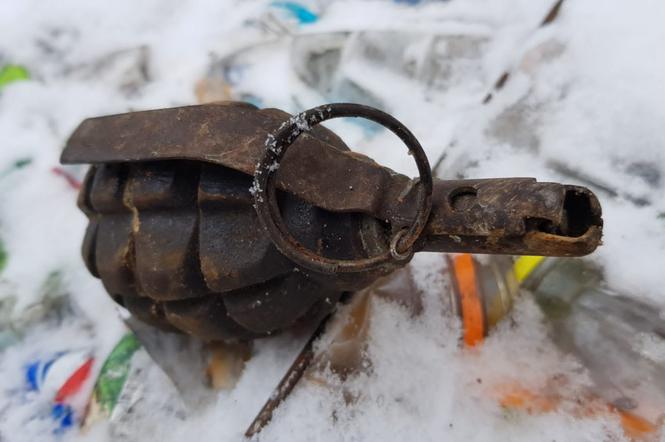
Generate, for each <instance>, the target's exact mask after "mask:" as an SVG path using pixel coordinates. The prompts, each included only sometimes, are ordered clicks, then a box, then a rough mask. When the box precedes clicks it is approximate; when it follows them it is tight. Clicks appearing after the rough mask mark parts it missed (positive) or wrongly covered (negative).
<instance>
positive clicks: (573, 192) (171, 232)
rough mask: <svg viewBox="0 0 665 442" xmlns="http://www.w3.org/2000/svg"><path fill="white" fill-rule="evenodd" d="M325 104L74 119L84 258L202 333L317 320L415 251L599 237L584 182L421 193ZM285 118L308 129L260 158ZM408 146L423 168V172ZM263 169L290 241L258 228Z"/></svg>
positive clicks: (72, 147)
mask: <svg viewBox="0 0 665 442" xmlns="http://www.w3.org/2000/svg"><path fill="white" fill-rule="evenodd" d="M330 106H335V109H337V110H338V111H339V110H340V109H342V110H349V108H354V109H355V108H357V106H356V105H349V104H338V105H330ZM330 106H328V107H326V106H323V107H319V108H315V109H311V110H309V111H306V112H305V113H302V114H299V115H298V116H295V117H291V116H290V115H289V114H287V113H286V112H283V111H280V110H278V109H258V108H256V107H254V106H252V105H248V104H246V103H238V102H227V103H211V104H207V105H200V106H186V107H180V108H172V109H159V110H153V111H143V112H131V113H127V114H120V115H111V116H106V117H97V118H91V119H88V120H85V121H84V122H83V123H81V125H80V126H79V127H78V128H77V129H76V131H75V132H74V134H73V135H72V136H71V137H70V139H69V141H68V143H67V147H66V148H65V150H64V151H63V154H62V158H61V161H62V162H63V163H64V164H75V163H77V164H81V163H88V164H91V168H90V172H89V173H88V175H87V177H86V179H85V182H84V184H83V186H82V189H81V193H80V197H79V206H80V207H81V209H82V210H83V211H84V212H85V214H86V215H87V216H88V219H89V221H90V222H89V226H88V229H87V232H86V235H85V239H84V243H83V257H84V260H85V263H86V265H87V267H88V269H89V270H90V272H91V273H92V274H93V275H95V276H97V277H98V278H100V279H101V280H102V283H103V284H104V287H105V288H106V290H107V291H108V293H109V294H110V296H111V297H112V298H113V299H114V300H115V301H116V302H118V303H119V304H121V305H123V306H125V307H126V308H127V309H128V310H129V311H130V312H131V313H133V314H134V315H135V316H137V317H138V318H140V319H142V320H144V321H146V322H149V323H151V324H153V325H156V326H159V327H161V328H164V329H168V330H175V331H181V332H184V333H188V334H191V335H194V336H197V337H200V338H202V339H204V340H208V341H215V340H236V339H240V340H246V339H252V338H256V337H261V336H266V335H270V334H273V333H275V332H279V331H281V330H284V329H286V328H290V327H293V326H295V325H297V324H300V323H303V322H318V321H319V320H320V319H321V318H323V317H325V316H326V315H328V314H329V313H330V312H331V311H332V310H333V309H334V307H335V305H336V303H337V300H338V299H339V298H340V297H341V296H342V294H343V293H345V292H350V291H356V290H360V289H362V288H365V287H367V286H368V285H370V284H371V283H372V282H373V281H375V280H376V279H377V278H378V277H380V276H383V275H386V274H389V273H391V272H392V271H394V270H395V269H397V268H399V267H401V266H403V265H405V264H406V263H407V262H408V261H409V260H410V258H411V256H412V254H413V253H414V252H417V251H421V250H422V251H436V252H472V253H510V254H527V255H534V254H538V255H548V256H581V255H585V254H588V253H590V252H591V251H593V250H594V249H595V248H596V247H597V246H598V244H599V243H600V238H601V235H602V218H601V209H600V205H599V203H598V200H597V199H596V197H595V196H594V195H593V193H592V192H590V191H589V190H588V189H584V188H581V187H579V186H567V185H561V184H558V183H538V182H537V181H536V180H535V179H533V178H506V179H485V180H453V181H443V180H434V183H433V186H430V188H429V192H430V194H429V196H427V195H426V193H425V192H424V191H422V192H421V189H423V188H424V187H422V186H420V185H418V183H419V182H422V181H416V180H412V179H410V178H409V177H407V176H404V175H401V174H398V173H396V172H394V171H392V170H390V169H387V168H385V167H382V166H380V165H379V164H377V163H376V162H374V161H373V160H371V159H370V158H368V157H365V156H363V155H359V154H357V153H354V152H350V151H349V148H348V147H347V146H346V145H345V144H344V142H343V141H342V140H341V139H340V138H339V137H338V136H337V135H335V134H334V133H333V132H332V131H330V130H328V129H326V128H325V127H323V126H316V125H314V126H310V124H309V122H311V121H310V120H307V119H305V118H304V116H307V115H310V116H314V117H317V116H319V115H323V116H325V114H326V113H330V114H331V115H333V114H332V111H331V109H332V108H331V107H330ZM362 109H365V108H364V107H363V108H362ZM339 112H341V111H339ZM364 112H370V115H375V114H376V112H378V111H376V110H371V109H370V110H369V111H368V110H366V109H365V111H364ZM340 115H341V116H358V115H357V114H340ZM382 115H384V117H382V118H385V115H386V114H382ZM388 117H389V116H388ZM372 118H373V117H372ZM391 118H392V117H389V119H391ZM308 121H309V122H308ZM395 121H396V120H394V119H392V120H390V121H389V125H394V124H398V126H399V124H400V123H398V122H397V123H395ZM289 125H291V126H293V127H296V129H298V130H299V131H302V130H305V132H306V133H302V136H299V137H297V139H295V140H291V143H292V147H291V148H290V149H289V151H288V153H286V154H285V156H284V158H283V159H284V162H279V161H277V162H268V163H266V166H267V168H266V169H261V168H258V167H257V164H258V163H259V162H261V161H262V158H264V156H266V155H267V156H266V158H267V157H269V156H270V155H271V152H272V154H274V153H276V152H277V147H276V146H275V145H274V144H273V145H272V146H271V144H270V140H271V139H272V140H273V141H274V140H275V138H274V134H275V133H277V132H280V131H282V132H284V133H286V134H287V135H289V130H290V127H289ZM303 128H304V129H303ZM393 129H394V130H395V133H396V134H401V135H403V132H404V131H407V132H408V130H407V129H406V128H403V127H402V129H400V130H397V129H395V127H393V128H392V129H391V130H393ZM299 133H300V132H299ZM409 140H410V142H411V144H413V142H414V141H413V140H415V138H413V137H411V138H410V139H409ZM415 143H416V144H417V145H418V146H419V144H418V143H417V141H415ZM411 147H412V146H410V147H409V148H410V149H411ZM280 149H281V148H280ZM419 149H420V153H421V154H420V155H415V157H417V158H418V159H419V165H418V167H419V173H420V174H421V179H422V178H423V177H424V178H427V177H428V176H429V178H427V179H426V181H428V182H429V183H430V184H432V179H431V171H430V170H429V164H428V163H427V159H426V157H425V154H424V152H423V151H422V148H419ZM280 152H282V153H284V152H285V150H284V151H280ZM421 166H422V167H423V168H424V169H423V170H422V171H421V170H420V168H421ZM277 169H279V170H278V171H276V170H277ZM257 170H258V171H257ZM266 171H271V173H272V172H275V171H276V172H275V180H274V183H273V184H274V186H273V187H271V189H272V191H274V192H275V196H276V197H275V198H274V199H273V198H272V197H271V203H272V204H274V205H272V206H270V207H271V209H270V213H269V215H270V216H277V217H281V219H283V220H284V223H285V226H283V230H287V231H288V233H289V234H290V235H292V236H293V241H292V242H290V243H289V244H292V246H290V247H293V249H289V248H285V246H284V244H283V242H280V241H281V239H283V237H280V236H279V235H280V234H281V232H282V231H283V230H279V229H277V230H275V231H270V233H269V229H267V228H266V226H268V224H266V218H265V216H266V213H265V212H261V211H260V210H259V209H260V207H261V206H263V207H265V206H266V205H267V204H268V203H267V202H266V201H268V200H267V199H262V200H261V199H260V198H261V194H262V193H261V192H267V189H268V187H263V188H261V187H259V188H257V186H256V184H257V182H258V178H257V179H256V180H254V178H256V177H258V176H260V174H261V173H264V176H266V174H267V172H266ZM254 175H256V176H254ZM251 188H253V189H255V190H258V191H257V192H255V194H252V193H251V191H250V189H251ZM270 195H272V193H271V194H270ZM423 195H425V196H424V197H423ZM416 201H418V203H416ZM264 202H266V203H265V204H264ZM425 209H426V210H425ZM430 209H431V211H430ZM259 212H261V213H262V214H263V216H264V218H261V219H259V215H258V213H259ZM416 221H418V222H419V223H420V224H419V225H420V227H421V228H422V229H423V230H421V231H420V233H419V234H418V235H414V238H415V239H413V241H415V242H414V243H413V244H412V246H413V247H409V248H408V253H404V250H400V251H398V250H397V249H398V246H399V239H400V238H402V236H401V235H402V234H403V232H406V231H407V230H408V229H410V228H411V227H413V226H415V225H416V224H417V223H416ZM409 226H411V227H409ZM396 239H397V242H393V241H394V240H396ZM275 244H278V246H276V245H275ZM280 244H281V245H280ZM280 250H282V251H283V252H284V253H286V254H287V255H288V256H290V258H287V257H286V255H285V254H283V253H282V252H280ZM294 250H295V252H294ZM306 250H309V252H308V254H307V255H305V254H304V252H305V251H306ZM393 252H395V253H393ZM302 256H305V258H302ZM377 257H379V258H380V260H379V261H376V258H377ZM383 257H388V258H389V259H385V260H384V259H383ZM321 258H323V259H325V258H328V260H327V262H328V263H329V262H335V263H336V264H335V265H319V264H320V263H321V262H322V260H321ZM366 258H369V259H366ZM372 259H374V261H372V262H378V263H379V265H376V266H374V265H373V266H362V267H357V268H355V269H354V271H353V272H345V271H339V269H340V268H339V267H338V265H339V264H337V263H340V262H344V263H346V264H349V263H351V264H352V265H353V266H357V265H358V263H363V262H367V261H371V260H372Z"/></svg>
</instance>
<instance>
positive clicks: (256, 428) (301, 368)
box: [245, 314, 333, 438]
mask: <svg viewBox="0 0 665 442" xmlns="http://www.w3.org/2000/svg"><path fill="white" fill-rule="evenodd" d="M332 316H333V314H330V315H328V316H326V317H325V318H323V319H322V320H321V322H320V323H319V325H318V326H317V327H316V330H314V333H313V334H312V336H311V337H310V338H309V339H308V340H307V343H305V346H304V347H303V349H302V350H301V351H300V353H299V354H298V356H297V357H296V359H295V361H293V364H291V367H289V369H288V370H287V372H286V374H284V377H282V380H281V381H279V384H278V385H277V388H275V390H274V391H273V392H272V394H271V395H270V397H269V398H268V400H267V401H266V403H265V404H264V405H263V407H262V408H261V411H259V414H257V415H256V417H255V418H254V420H253V421H252V423H251V425H250V426H249V427H248V428H247V430H246V431H245V437H248V438H251V437H252V436H254V435H255V434H258V433H259V432H261V430H262V429H263V428H264V427H265V426H266V425H267V424H268V423H269V422H270V421H271V420H272V415H273V412H274V411H275V410H276V409H277V407H279V405H280V404H281V403H282V402H283V401H284V400H285V399H286V398H287V397H288V396H289V395H290V394H291V391H293V388H294V387H295V386H296V384H297V383H298V381H300V378H302V376H303V374H304V373H305V370H307V367H309V365H310V364H311V362H312V359H313V358H314V342H315V341H316V340H317V339H318V338H319V337H320V336H321V335H322V334H323V332H324V331H325V329H326V325H327V324H328V321H329V320H330V318H331V317H332Z"/></svg>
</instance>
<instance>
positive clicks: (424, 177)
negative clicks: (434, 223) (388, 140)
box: [251, 103, 432, 274]
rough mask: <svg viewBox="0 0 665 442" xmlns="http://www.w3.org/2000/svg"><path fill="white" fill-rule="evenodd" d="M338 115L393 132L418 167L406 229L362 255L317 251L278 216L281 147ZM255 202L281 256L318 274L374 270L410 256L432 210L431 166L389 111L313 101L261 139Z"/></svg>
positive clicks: (254, 185)
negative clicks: (331, 255)
mask: <svg viewBox="0 0 665 442" xmlns="http://www.w3.org/2000/svg"><path fill="white" fill-rule="evenodd" d="M340 117H360V118H365V119H367V120H371V121H373V122H375V123H378V124H380V125H382V126H384V127H385V128H387V129H389V130H390V131H391V132H392V133H394V134H395V135H397V136H398V137H399V138H400V140H402V142H403V143H404V144H405V145H406V147H407V148H408V149H409V153H410V154H411V155H413V158H414V160H415V162H416V165H417V166H418V173H419V175H420V179H419V180H418V181H417V183H416V186H418V188H419V191H418V192H417V197H418V206H417V212H416V217H415V219H414V220H413V223H412V224H411V226H410V227H409V228H408V229H403V230H400V231H398V232H396V233H395V235H394V237H393V238H392V240H391V241H390V250H388V251H386V252H385V253H382V254H379V255H376V256H372V257H369V258H363V259H353V260H345V259H333V258H326V257H324V256H321V255H318V254H316V253H314V252H313V251H311V250H309V249H307V248H306V247H304V246H303V245H302V244H300V243H299V242H298V241H297V240H296V239H295V238H294V237H293V235H291V233H290V232H289V231H288V229H287V227H286V224H285V223H284V221H283V220H282V217H281V215H280V211H279V207H278V205H277V198H276V195H275V194H276V192H275V171H276V170H277V169H278V168H279V163H280V161H281V160H282V158H283V157H284V154H285V153H286V150H287V149H288V148H289V147H290V146H291V145H292V144H293V143H294V142H295V140H296V139H297V138H298V137H299V136H300V135H301V134H302V133H303V132H308V131H310V130H311V129H312V128H313V127H315V126H316V125H318V124H320V123H322V122H323V121H326V120H331V119H333V118H340ZM251 190H252V194H253V195H254V207H255V209H256V214H257V215H258V218H259V221H260V222H261V224H262V225H263V227H264V228H265V229H266V230H267V231H268V234H269V235H270V238H271V239H272V241H273V243H274V244H275V246H276V247H277V249H278V250H279V251H280V252H282V254H284V255H285V256H287V257H288V258H290V259H291V260H292V261H294V262H295V263H297V264H299V265H301V266H302V267H304V268H306V269H309V270H313V271H316V272H320V273H327V274H330V273H353V272H363V271H367V270H373V269H377V268H379V267H381V266H382V265H385V264H387V263H390V262H395V261H404V260H407V259H409V258H410V257H411V256H412V255H413V245H414V243H415V242H416V241H417V240H418V238H419V237H420V234H421V233H422V231H423V229H424V228H425V224H426V223H427V220H428V218H429V214H430V211H431V209H432V171H431V169H430V165H429V161H428V160H427V156H426V155H425V151H424V150H423V148H422V146H421V145H420V143H419V142H418V140H417V139H416V137H415V136H414V135H413V134H412V133H411V131H409V129H407V128H406V127H405V126H404V125H403V124H402V123H400V122H399V121H398V120H397V119H395V118H394V117H393V116H391V115H389V114H387V113H385V112H383V111H380V110H378V109H375V108H373V107H369V106H364V105H361V104H353V103H334V104H327V105H323V106H318V107H315V108H312V109H310V110H307V111H305V112H302V113H300V114H298V115H296V116H293V117H291V118H290V119H289V120H288V121H286V122H284V123H283V124H282V125H281V126H280V127H279V129H277V131H276V132H275V133H274V134H270V135H268V138H267V139H266V150H265V153H264V155H263V157H262V158H261V160H260V161H259V163H258V164H257V166H256V171H255V172H254V184H253V186H252V189H251Z"/></svg>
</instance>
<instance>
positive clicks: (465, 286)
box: [453, 253, 485, 347]
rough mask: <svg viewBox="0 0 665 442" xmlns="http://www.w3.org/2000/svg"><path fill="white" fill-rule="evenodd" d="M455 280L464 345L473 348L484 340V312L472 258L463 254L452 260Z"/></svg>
mask: <svg viewBox="0 0 665 442" xmlns="http://www.w3.org/2000/svg"><path fill="white" fill-rule="evenodd" d="M453 267H454V269H455V278H456V280H457V288H458V289H459V295H460V306H461V310H462V327H463V329H464V330H463V337H464V344H465V345H466V346H467V347H473V346H475V345H477V344H479V343H481V342H482V341H483V339H484V338H485V312H484V309H483V303H482V300H481V299H480V294H479V293H478V282H477V279H476V269H475V266H474V263H473V257H472V256H471V255H470V254H468V253H464V254H461V255H457V256H455V257H454V258H453Z"/></svg>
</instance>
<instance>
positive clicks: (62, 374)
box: [25, 350, 94, 433]
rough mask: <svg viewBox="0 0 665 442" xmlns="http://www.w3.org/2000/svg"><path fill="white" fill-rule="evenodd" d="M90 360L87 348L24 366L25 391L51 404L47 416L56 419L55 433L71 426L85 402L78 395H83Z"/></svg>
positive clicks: (89, 368) (92, 359) (65, 352)
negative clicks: (35, 394)
mask: <svg viewBox="0 0 665 442" xmlns="http://www.w3.org/2000/svg"><path fill="white" fill-rule="evenodd" d="M93 362H94V358H93V357H92V356H91V355H90V352H89V351H86V350H81V351H71V352H70V351H63V352H59V353H56V354H55V355H53V356H51V357H48V358H45V359H38V360H36V361H33V362H31V363H29V364H28V365H27V366H26V369H25V378H26V383H27V387H28V390H30V391H33V392H36V393H38V398H41V399H45V400H47V401H49V402H50V403H51V411H50V418H51V419H53V420H54V421H55V422H56V428H55V429H54V431H55V432H56V433H61V432H64V431H65V430H67V429H69V428H71V427H73V426H74V425H75V424H76V422H77V421H78V420H79V419H80V417H81V414H82V411H83V405H84V404H85V401H84V400H82V397H81V394H85V389H84V385H85V384H86V382H87V381H88V378H89V376H90V372H91V368H92V364H93ZM35 418H36V419H40V418H43V416H36V417H35Z"/></svg>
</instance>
